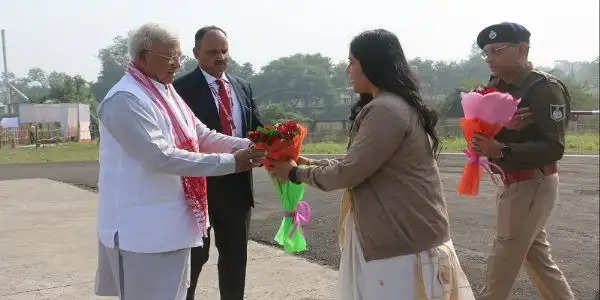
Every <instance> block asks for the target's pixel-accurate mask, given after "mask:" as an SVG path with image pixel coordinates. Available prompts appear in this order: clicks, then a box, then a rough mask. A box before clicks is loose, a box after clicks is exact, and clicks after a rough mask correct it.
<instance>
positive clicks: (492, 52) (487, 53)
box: [481, 44, 517, 59]
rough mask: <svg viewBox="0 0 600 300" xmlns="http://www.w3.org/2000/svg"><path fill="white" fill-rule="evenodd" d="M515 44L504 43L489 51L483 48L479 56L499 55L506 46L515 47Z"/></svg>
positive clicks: (485, 57) (484, 57)
mask: <svg viewBox="0 0 600 300" xmlns="http://www.w3.org/2000/svg"><path fill="white" fill-rule="evenodd" d="M515 46H517V45H515V44H508V45H504V46H502V47H498V48H496V49H492V50H491V51H489V52H488V51H485V50H483V51H481V58H483V59H487V58H488V57H490V56H500V55H502V53H504V50H505V49H506V48H510V47H515Z"/></svg>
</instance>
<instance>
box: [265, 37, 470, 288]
mask: <svg viewBox="0 0 600 300" xmlns="http://www.w3.org/2000/svg"><path fill="white" fill-rule="evenodd" d="M346 72H347V74H348V76H349V77H350V79H351V81H352V86H353V88H354V91H355V92H357V93H360V94H361V100H360V101H359V102H358V103H357V105H355V107H354V109H353V113H352V115H351V119H352V120H353V125H352V128H351V132H350V140H349V143H348V150H347V155H346V156H345V157H344V158H341V159H337V160H319V161H314V160H310V159H307V158H304V157H301V158H300V159H299V161H298V163H300V165H301V166H300V167H298V166H296V163H295V162H293V161H289V162H282V163H276V162H273V163H274V164H275V166H274V167H273V168H272V169H271V170H270V171H271V173H272V174H273V175H275V176H277V177H279V178H281V179H284V180H291V181H293V182H305V183H307V184H310V185H312V186H315V187H317V188H319V189H322V190H325V191H329V190H334V189H346V193H345V194H344V199H343V200H342V215H341V224H342V226H341V227H342V229H343V230H340V233H341V235H340V238H341V241H340V245H341V247H342V256H341V260H340V272H339V299H344V300H347V299H368V300H371V299H411V300H413V299H474V298H473V294H472V292H471V288H470V287H469V284H468V281H467V279H466V277H465V275H464V273H463V272H462V269H461V267H460V264H459V263H458V259H457V257H456V253H455V251H454V248H453V245H452V242H451V240H450V236H449V231H448V213H447V209H446V202H445V200H444V197H443V195H442V187H441V182H440V177H439V172H438V167H437V163H436V160H435V155H436V153H437V151H438V148H439V139H438V137H437V135H436V132H435V124H436V122H437V115H436V113H435V112H434V111H432V110H430V109H429V108H428V107H427V106H426V105H425V104H424V103H423V100H422V99H421V95H420V93H419V90H418V86H417V81H416V78H415V77H414V75H413V74H412V72H411V71H410V67H409V65H408V63H407V61H406V58H405V56H404V52H403V50H402V47H401V46H400V42H399V41H398V38H397V37H396V36H395V35H394V34H393V33H391V32H389V31H386V30H382V29H379V30H372V31H366V32H363V33H361V34H360V35H358V36H356V37H355V38H354V39H353V40H352V42H351V44H350V57H349V65H348V68H347V70H346Z"/></svg>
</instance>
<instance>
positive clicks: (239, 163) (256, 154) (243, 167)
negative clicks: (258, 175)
mask: <svg viewBox="0 0 600 300" xmlns="http://www.w3.org/2000/svg"><path fill="white" fill-rule="evenodd" d="M233 156H234V157H235V172H236V173H239V172H245V171H248V170H250V169H252V168H255V167H260V166H262V163H263V161H264V160H265V158H266V157H267V151H265V150H256V149H254V147H250V148H248V149H242V150H237V151H235V152H234V153H233Z"/></svg>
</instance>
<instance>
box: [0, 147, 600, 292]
mask: <svg viewBox="0 0 600 300" xmlns="http://www.w3.org/2000/svg"><path fill="white" fill-rule="evenodd" d="M462 164H463V158H462V157H461V156H457V155H442V156H441V157H440V170H441V172H442V180H443V182H444V187H445V188H444V190H445V195H446V197H447V201H448V206H449V210H450V214H451V224H452V231H453V239H454V243H455V245H456V246H457V252H458V254H459V256H460V259H461V263H462V265H463V268H464V270H465V272H466V273H467V275H468V276H469V279H470V281H471V284H472V285H473V287H474V288H475V290H476V291H477V290H479V289H480V288H481V287H482V285H483V278H484V271H485V258H486V255H487V251H488V250H489V246H490V243H491V241H492V236H493V232H494V222H495V210H494V195H495V187H494V186H493V185H491V184H490V183H489V182H487V180H485V179H484V182H483V183H482V189H481V193H480V196H479V197H477V198H465V197H459V196H457V195H456V190H455V186H456V182H457V181H458V177H459V175H460V172H461V171H462ZM598 171H599V170H598V157H566V158H564V159H563V161H562V162H561V167H560V175H561V186H560V189H561V201H560V203H559V204H558V206H557V208H556V210H555V212H554V214H553V216H552V217H551V219H550V225H549V230H548V231H549V235H550V237H549V239H550V241H551V242H552V243H553V254H554V258H555V259H556V260H557V262H558V264H559V266H560V267H561V268H562V270H563V271H564V273H565V274H566V276H567V278H568V279H569V281H570V283H571V285H572V287H573V290H574V291H575V293H576V296H577V298H578V299H593V298H594V296H595V294H596V293H597V290H598V284H599V279H598V276H599V270H598V268H599V264H598V259H599V252H598V251H599V248H598V243H599V228H598V221H599V206H598V204H599V192H600V189H599V183H598ZM97 172H98V164H97V163H89V162H88V163H61V164H45V165H21V166H11V165H0V180H3V179H10V178H32V177H42V178H50V179H54V180H59V181H63V182H69V183H72V184H76V185H81V186H86V187H88V188H92V189H94V188H95V187H96V181H97ZM256 174H257V176H255V184H256V187H257V188H256V193H257V195H256V198H257V204H256V208H255V209H254V211H253V216H252V227H251V238H252V239H253V240H255V241H258V242H260V243H268V244H270V243H271V240H272V237H273V235H274V233H275V231H276V230H277V228H276V225H278V224H279V222H280V219H281V213H280V210H279V205H278V202H277V198H276V195H275V192H274V190H273V188H272V187H271V182H270V180H269V179H268V177H267V176H266V173H265V172H264V171H262V170H258V171H257V172H256ZM305 199H306V200H308V201H310V202H311V203H312V205H313V215H314V219H313V221H312V223H311V224H309V225H308V226H306V228H305V233H306V235H307V240H308V243H309V247H310V249H309V251H307V252H306V253H305V254H303V256H304V257H306V258H308V259H309V260H314V261H317V262H319V263H321V264H325V265H328V266H331V267H332V268H337V264H338V251H337V248H336V245H337V242H336V232H335V226H336V224H337V214H338V199H339V193H337V192H334V193H324V192H320V191H317V190H315V189H312V188H309V189H308V190H307V193H306V196H305ZM513 299H537V296H536V293H535V290H534V289H533V288H532V287H531V284H530V283H529V281H528V280H527V278H526V276H520V277H519V280H518V282H517V283H516V284H515V288H514V291H513Z"/></svg>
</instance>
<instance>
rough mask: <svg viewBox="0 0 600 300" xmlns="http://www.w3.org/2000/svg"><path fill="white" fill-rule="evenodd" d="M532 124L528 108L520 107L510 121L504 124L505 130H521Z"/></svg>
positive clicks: (531, 115)
mask: <svg viewBox="0 0 600 300" xmlns="http://www.w3.org/2000/svg"><path fill="white" fill-rule="evenodd" d="M533 122H534V119H533V113H532V112H531V109H529V107H521V108H519V109H518V110H517V111H516V112H515V115H514V116H513V118H512V120H510V121H509V122H508V123H506V124H504V127H505V128H506V129H510V130H521V129H523V128H525V127H527V126H529V125H530V124H532V123H533Z"/></svg>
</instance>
